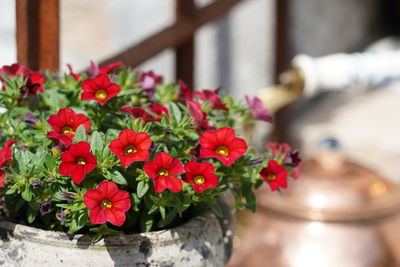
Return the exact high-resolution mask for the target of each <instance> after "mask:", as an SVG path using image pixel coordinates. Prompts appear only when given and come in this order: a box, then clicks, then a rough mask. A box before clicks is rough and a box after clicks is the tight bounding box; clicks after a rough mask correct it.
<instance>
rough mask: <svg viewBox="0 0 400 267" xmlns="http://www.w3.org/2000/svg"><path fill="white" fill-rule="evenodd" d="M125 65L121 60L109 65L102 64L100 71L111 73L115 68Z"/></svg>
mask: <svg viewBox="0 0 400 267" xmlns="http://www.w3.org/2000/svg"><path fill="white" fill-rule="evenodd" d="M123 65H124V63H122V62H121V61H117V62H113V63H110V64H108V65H107V66H101V67H100V68H99V73H106V74H110V73H111V72H113V71H114V70H115V69H117V68H119V67H121V66H123Z"/></svg>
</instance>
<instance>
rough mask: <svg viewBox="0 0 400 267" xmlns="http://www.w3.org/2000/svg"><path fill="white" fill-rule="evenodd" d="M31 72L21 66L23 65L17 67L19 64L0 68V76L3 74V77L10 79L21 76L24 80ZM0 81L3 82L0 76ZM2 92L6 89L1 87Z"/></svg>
mask: <svg viewBox="0 0 400 267" xmlns="http://www.w3.org/2000/svg"><path fill="white" fill-rule="evenodd" d="M31 72H32V71H31V70H30V69H29V68H27V67H25V66H23V65H19V64H12V65H11V66H6V65H5V66H3V67H2V68H0V74H1V73H4V74H5V75H7V76H8V77H10V78H15V77H16V76H17V75H21V74H22V75H23V77H24V78H26V77H27V76H28V75H29V74H30V73H31ZM0 81H1V82H4V80H3V78H2V77H1V75H0ZM1 89H2V90H3V91H4V90H6V87H5V86H4V85H3V86H2V88H1Z"/></svg>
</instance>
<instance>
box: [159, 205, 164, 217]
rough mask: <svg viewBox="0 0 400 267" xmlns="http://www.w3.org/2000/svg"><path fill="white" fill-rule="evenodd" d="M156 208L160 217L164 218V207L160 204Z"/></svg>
mask: <svg viewBox="0 0 400 267" xmlns="http://www.w3.org/2000/svg"><path fill="white" fill-rule="evenodd" d="M158 209H159V210H160V214H161V218H163V219H165V208H164V207H163V206H160V207H159V208H158Z"/></svg>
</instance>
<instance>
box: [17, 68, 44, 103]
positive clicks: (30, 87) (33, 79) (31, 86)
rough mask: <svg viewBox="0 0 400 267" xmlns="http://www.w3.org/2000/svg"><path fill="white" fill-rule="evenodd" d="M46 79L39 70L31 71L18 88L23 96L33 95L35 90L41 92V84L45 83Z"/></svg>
mask: <svg viewBox="0 0 400 267" xmlns="http://www.w3.org/2000/svg"><path fill="white" fill-rule="evenodd" d="M45 81H46V79H45V78H44V76H43V75H42V74H40V73H39V72H33V73H32V74H30V75H29V77H28V79H27V80H26V83H25V84H24V85H23V86H22V87H21V88H19V90H20V91H21V93H22V95H23V97H27V96H34V95H36V94H37V92H38V91H39V92H43V84H44V83H45Z"/></svg>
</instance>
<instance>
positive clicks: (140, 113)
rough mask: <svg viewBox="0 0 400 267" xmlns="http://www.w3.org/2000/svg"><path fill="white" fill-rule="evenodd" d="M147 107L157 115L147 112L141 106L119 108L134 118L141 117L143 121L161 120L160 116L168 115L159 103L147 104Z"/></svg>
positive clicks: (166, 110)
mask: <svg viewBox="0 0 400 267" xmlns="http://www.w3.org/2000/svg"><path fill="white" fill-rule="evenodd" d="M149 109H150V110H151V112H153V113H155V114H157V115H158V116H157V117H154V116H153V115H151V114H150V113H149V112H147V111H146V110H145V109H144V108H141V107H135V108H133V107H129V106H123V107H122V108H120V109H119V110H121V111H123V112H126V113H128V114H130V115H131V116H132V117H134V118H136V119H142V120H143V121H144V122H145V123H148V122H152V121H161V118H162V116H164V114H166V115H167V116H168V117H169V112H168V109H167V108H166V107H164V106H163V105H159V104H151V105H149Z"/></svg>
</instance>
